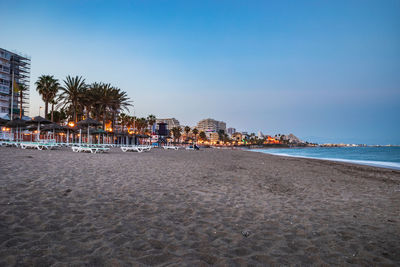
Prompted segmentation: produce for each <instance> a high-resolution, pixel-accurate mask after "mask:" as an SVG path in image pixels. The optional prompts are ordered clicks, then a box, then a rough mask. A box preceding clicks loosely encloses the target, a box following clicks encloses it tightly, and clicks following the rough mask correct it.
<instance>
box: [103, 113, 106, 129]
mask: <svg viewBox="0 0 400 267" xmlns="http://www.w3.org/2000/svg"><path fill="white" fill-rule="evenodd" d="M103 130H104V131H105V130H106V111H105V110H104V114H103Z"/></svg>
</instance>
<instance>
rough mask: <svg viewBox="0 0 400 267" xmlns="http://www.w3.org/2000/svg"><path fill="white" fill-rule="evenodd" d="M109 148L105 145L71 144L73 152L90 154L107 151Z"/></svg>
mask: <svg viewBox="0 0 400 267" xmlns="http://www.w3.org/2000/svg"><path fill="white" fill-rule="evenodd" d="M109 150H110V149H109V148H107V147H93V146H72V151H73V152H90V153H92V154H96V153H103V152H108V151H109Z"/></svg>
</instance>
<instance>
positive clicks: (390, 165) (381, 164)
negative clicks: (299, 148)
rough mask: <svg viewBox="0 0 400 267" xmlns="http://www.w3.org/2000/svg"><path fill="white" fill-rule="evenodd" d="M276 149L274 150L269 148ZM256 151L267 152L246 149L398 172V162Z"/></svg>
mask: <svg viewBox="0 0 400 267" xmlns="http://www.w3.org/2000/svg"><path fill="white" fill-rule="evenodd" d="M271 149H276V148H271ZM282 149H290V148H282ZM257 150H268V149H248V150H247V151H251V152H258V153H262V154H268V155H273V156H279V157H293V158H303V159H316V160H325V161H330V162H332V161H333V162H344V163H350V164H356V165H361V166H370V167H376V168H383V169H391V170H400V163H399V162H391V161H372V160H359V159H343V158H320V157H309V156H299V155H290V154H286V153H268V152H265V151H257Z"/></svg>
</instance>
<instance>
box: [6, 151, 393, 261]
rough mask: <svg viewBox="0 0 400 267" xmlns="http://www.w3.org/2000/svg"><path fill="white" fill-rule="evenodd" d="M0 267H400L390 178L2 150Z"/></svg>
mask: <svg viewBox="0 0 400 267" xmlns="http://www.w3.org/2000/svg"><path fill="white" fill-rule="evenodd" d="M0 183H1V190H0V266H13V265H15V266H49V265H53V266H71V265H72V266H81V265H88V266H131V265H136V266H137V265H139V266H141V265H161V266H164V265H172V266H204V265H222V266H224V265H229V266H239V265H294V264H297V265H350V264H357V265H364V266H371V265H393V266H395V265H397V266H399V265H400V171H396V170H388V169H380V168H374V167H368V166H358V165H352V164H347V163H335V162H328V161H322V160H313V159H300V158H286V157H278V156H272V155H266V154H261V153H253V152H247V151H239V150H218V149H205V150H202V151H185V150H181V151H164V150H152V151H151V152H148V153H141V154H139V153H122V152H121V151H120V150H118V149H112V151H111V152H110V153H108V154H81V153H79V154H78V153H72V152H71V151H70V150H69V149H62V150H54V151H36V150H21V149H16V148H3V147H0Z"/></svg>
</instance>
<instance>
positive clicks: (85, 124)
mask: <svg viewBox="0 0 400 267" xmlns="http://www.w3.org/2000/svg"><path fill="white" fill-rule="evenodd" d="M101 124H102V123H101V122H99V121H96V120H94V119H92V118H90V117H87V118H86V119H84V120H82V121H78V123H77V125H78V126H80V127H87V135H88V141H89V136H90V126H98V125H101ZM79 132H80V135H79V143H81V140H82V137H81V135H82V130H79Z"/></svg>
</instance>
